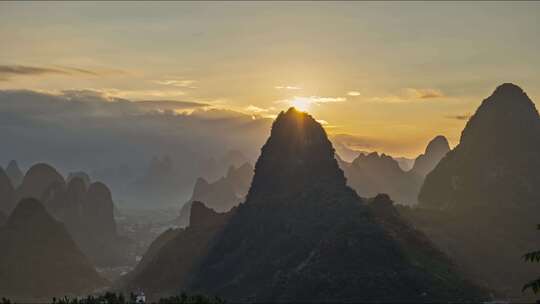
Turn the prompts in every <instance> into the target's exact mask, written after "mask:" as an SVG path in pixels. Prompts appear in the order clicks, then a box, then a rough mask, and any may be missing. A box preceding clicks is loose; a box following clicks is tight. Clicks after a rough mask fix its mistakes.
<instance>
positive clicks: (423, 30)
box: [0, 2, 540, 158]
mask: <svg viewBox="0 0 540 304" xmlns="http://www.w3.org/2000/svg"><path fill="white" fill-rule="evenodd" d="M0 8H1V10H0V17H1V20H2V21H0V23H1V24H2V27H1V29H0V37H2V38H3V40H4V41H6V42H8V43H5V44H4V46H3V48H2V49H0V58H1V60H0V90H12V89H17V90H33V91H38V92H47V93H53V94H63V92H66V91H69V92H77V91H82V92H86V93H88V90H90V91H94V92H93V93H94V94H98V95H101V96H104V97H105V98H123V99H128V100H132V101H140V100H173V101H179V102H180V101H181V102H192V103H197V104H204V106H195V108H193V107H192V108H189V107H187V106H186V105H184V104H182V106H181V107H180V106H179V108H180V109H179V110H178V112H183V113H190V111H193V110H194V109H199V110H203V111H204V110H208V109H220V110H227V111H234V112H239V113H243V114H245V115H248V116H252V117H254V119H261V118H273V117H275V115H276V114H277V113H278V112H279V111H280V110H285V109H287V108H288V107H289V106H291V105H296V106H297V107H300V108H303V110H307V111H308V112H309V113H311V114H312V115H314V117H317V119H319V121H320V122H321V123H322V124H323V125H324V127H325V129H326V131H327V132H328V134H329V135H331V136H332V135H337V134H347V135H350V138H349V139H350V141H351V142H352V144H353V145H354V146H356V148H357V149H358V150H366V151H377V152H380V153H386V154H389V155H392V156H395V157H399V156H404V157H409V158H414V157H416V156H418V155H419V154H421V153H423V151H424V149H425V146H426V145H427V143H428V142H429V140H431V139H432V138H433V137H435V136H436V135H444V136H446V137H447V138H448V140H449V142H450V144H451V146H455V145H456V144H457V143H458V142H459V136H460V132H461V130H462V129H463V127H464V125H465V122H466V121H467V118H468V117H469V115H471V114H472V113H473V112H474V110H475V109H476V107H477V106H478V105H479V104H480V102H481V101H482V100H483V99H484V98H487V97H488V96H489V95H491V93H492V92H493V90H494V89H495V88H496V87H497V86H498V85H500V84H502V83H506V82H512V83H516V84H518V85H519V86H521V87H522V88H523V89H524V90H525V91H526V92H527V93H528V95H529V96H530V98H531V99H532V100H533V101H534V100H538V99H539V98H538V97H540V89H539V88H538V86H537V84H538V83H540V76H538V73H536V67H538V66H539V64H540V59H539V58H538V56H537V54H536V53H535V50H537V49H538V48H539V47H540V38H539V37H540V35H538V34H539V33H538V27H537V26H536V20H537V19H538V17H540V4H538V3H537V2H519V3H504V2H482V3H462V2H445V3H417V2H403V3H373V2H341V3H327V2H317V3H310V5H305V3H301V2H282V3H266V2H265V3H250V2H228V3H220V2H214V3H207V2H205V3H193V2H167V3H160V5H154V4H149V3H141V2H134V3H130V5H129V6H127V5H126V3H114V2H113V3H106V4H103V3H94V2H85V3H63V2H62V3H58V2H53V3H32V2H24V3H13V2H2V3H0ZM458 20H459V22H458ZM30 21H31V22H30ZM404 25H406V26H404ZM524 62H526V64H524ZM503 74H504V76H501V75H503Z"/></svg>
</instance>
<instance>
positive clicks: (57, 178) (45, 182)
mask: <svg viewBox="0 0 540 304" xmlns="http://www.w3.org/2000/svg"><path fill="white" fill-rule="evenodd" d="M63 187H65V181H64V178H63V177H62V175H60V173H58V171H56V169H54V168H53V167H51V166H50V165H47V164H44V163H39V164H35V165H33V166H32V167H30V169H28V171H27V172H26V174H25V175H24V178H23V181H22V184H21V186H20V187H19V188H18V189H17V195H16V196H17V200H19V199H22V198H35V199H38V200H40V199H42V198H43V196H44V195H46V192H50V190H51V189H53V188H63ZM45 206H47V205H46V203H45Z"/></svg>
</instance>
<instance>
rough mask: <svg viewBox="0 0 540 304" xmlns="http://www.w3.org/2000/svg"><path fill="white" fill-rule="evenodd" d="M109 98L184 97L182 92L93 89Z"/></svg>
mask: <svg viewBox="0 0 540 304" xmlns="http://www.w3.org/2000/svg"><path fill="white" fill-rule="evenodd" d="M94 90H96V91H100V92H103V94H105V95H107V96H109V97H115V98H124V99H136V98H137V99H152V100H153V99H176V98H179V97H183V96H184V95H186V92H185V91H183V90H176V89H174V90H122V89H116V88H102V89H94Z"/></svg>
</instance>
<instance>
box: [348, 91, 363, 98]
mask: <svg viewBox="0 0 540 304" xmlns="http://www.w3.org/2000/svg"><path fill="white" fill-rule="evenodd" d="M347 95H349V96H353V97H356V96H360V95H362V94H361V93H360V92H358V91H349V92H347Z"/></svg>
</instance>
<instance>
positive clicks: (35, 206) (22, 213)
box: [7, 198, 54, 226]
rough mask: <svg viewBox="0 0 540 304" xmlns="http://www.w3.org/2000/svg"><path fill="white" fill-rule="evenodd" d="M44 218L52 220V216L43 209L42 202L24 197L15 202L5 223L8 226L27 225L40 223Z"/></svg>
mask: <svg viewBox="0 0 540 304" xmlns="http://www.w3.org/2000/svg"><path fill="white" fill-rule="evenodd" d="M44 220H45V221H50V222H53V221H54V219H53V218H52V216H51V215H49V213H48V212H47V210H45V207H44V206H43V204H42V203H40V202H39V201H38V200H37V199H34V198H25V199H22V200H21V201H20V202H19V203H18V204H17V206H16V207H15V209H13V212H12V213H11V216H10V217H9V218H8V222H7V224H8V226H13V225H18V224H24V225H29V224H30V223H33V224H37V223H42V222H43V221H44Z"/></svg>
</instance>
